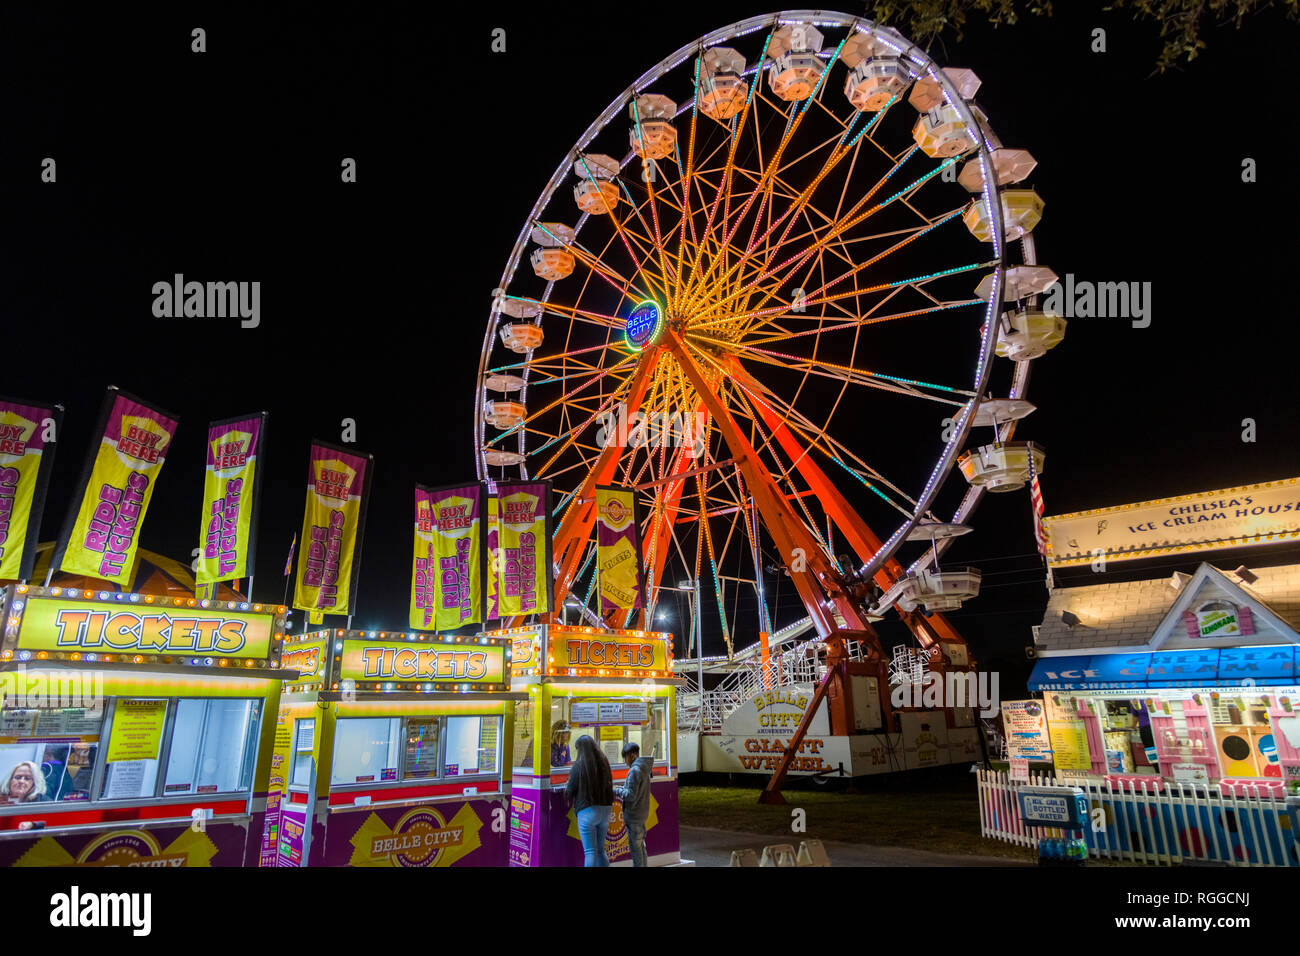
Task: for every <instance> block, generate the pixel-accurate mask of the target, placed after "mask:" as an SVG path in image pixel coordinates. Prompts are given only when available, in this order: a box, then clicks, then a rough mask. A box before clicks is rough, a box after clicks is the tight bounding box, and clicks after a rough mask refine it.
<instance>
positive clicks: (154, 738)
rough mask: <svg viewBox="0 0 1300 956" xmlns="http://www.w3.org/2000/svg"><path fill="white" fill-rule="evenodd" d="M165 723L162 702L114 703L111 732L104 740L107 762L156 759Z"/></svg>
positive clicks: (131, 701) (165, 716)
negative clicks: (105, 742) (106, 740)
mask: <svg viewBox="0 0 1300 956" xmlns="http://www.w3.org/2000/svg"><path fill="white" fill-rule="evenodd" d="M166 722H167V701H165V700H131V699H129V698H128V699H123V700H118V702H117V704H116V705H115V706H114V708H113V730H112V733H111V734H110V735H109V738H108V756H106V757H105V758H104V759H105V760H106V761H107V762H108V763H116V762H118V761H120V760H157V759H158V747H159V746H160V745H161V744H162V733H163V725H164V724H165V723H166Z"/></svg>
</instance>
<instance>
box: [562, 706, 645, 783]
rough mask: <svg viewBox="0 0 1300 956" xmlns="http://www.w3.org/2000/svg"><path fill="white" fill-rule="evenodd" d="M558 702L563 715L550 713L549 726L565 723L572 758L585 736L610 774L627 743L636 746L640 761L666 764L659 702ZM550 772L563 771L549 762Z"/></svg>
mask: <svg viewBox="0 0 1300 956" xmlns="http://www.w3.org/2000/svg"><path fill="white" fill-rule="evenodd" d="M560 701H562V702H563V704H564V708H563V712H562V713H561V714H560V715H559V716H558V717H557V716H556V714H555V712H554V711H553V712H552V726H554V725H555V722H556V721H557V720H560V719H565V720H566V727H567V730H568V732H569V748H570V751H571V754H572V756H573V757H576V756H577V751H576V746H575V745H576V742H577V740H578V738H579V737H582V736H584V735H585V736H588V737H590V738H591V739H592V740H594V741H595V742H596V746H597V747H599V748H600V750H601V752H602V753H604V754H605V757H606V759H607V760H609V764H610V767H611V768H612V769H614V770H617V769H619V768H621V767H622V766H623V756H622V751H623V746H624V745H625V744H628V743H634V744H636V745H637V746H638V747H639V748H640V750H641V756H642V757H650V758H651V759H652V760H654V761H655V762H656V763H660V762H666V761H667V760H668V739H667V734H666V731H665V727H666V726H667V725H666V719H667V716H666V715H667V704H666V703H665V702H664V701H663V700H659V699H655V700H643V699H641V698H623V699H621V700H620V699H617V698H593V699H589V700H585V699H582V698H577V699H570V698H557V699H556V702H557V703H558V702H560ZM551 769H552V770H558V769H563V768H562V767H560V766H558V765H557V764H556V763H555V761H554V760H553V761H552V764H551Z"/></svg>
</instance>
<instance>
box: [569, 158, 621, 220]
mask: <svg viewBox="0 0 1300 956" xmlns="http://www.w3.org/2000/svg"><path fill="white" fill-rule="evenodd" d="M573 172H574V173H575V174H576V175H577V176H578V177H580V178H581V180H582V182H580V183H578V185H576V186H574V187H573V198H574V201H576V202H577V204H578V208H579V209H581V210H582V211H583V212H585V213H587V214H588V215H591V216H603V215H605V214H606V213H609V212H613V210H614V207H615V206H617V205H618V200H619V191H618V186H617V185H616V184H615V183H613V182H610V180H612V179H613V178H614V177H615V176H617V175H618V160H616V159H614V158H613V157H612V156H606V155H604V154H603V153H589V154H588V155H586V156H582V157H580V158H579V159H577V160H576V161H575V162H574V164H573Z"/></svg>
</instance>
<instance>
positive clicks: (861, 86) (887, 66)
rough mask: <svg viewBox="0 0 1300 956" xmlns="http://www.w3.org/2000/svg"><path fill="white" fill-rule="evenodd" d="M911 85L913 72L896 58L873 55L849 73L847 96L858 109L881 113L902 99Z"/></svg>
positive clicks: (846, 82)
mask: <svg viewBox="0 0 1300 956" xmlns="http://www.w3.org/2000/svg"><path fill="white" fill-rule="evenodd" d="M911 82H912V72H911V70H909V69H908V68H907V64H906V63H905V62H904V61H903V60H902V59H901V58H900V57H896V56H873V57H868V58H867V59H865V60H863V61H862V62H861V63H859V64H858V65H857V66H855V67H854V68H853V69H852V70H850V71H849V76H848V79H846V80H845V81H844V95H845V96H846V97H848V100H849V103H850V104H852V106H853V108H854V109H855V110H858V111H860V112H869V113H878V112H880V111H881V110H883V109H884V108H885V107H886V106H888V105H889V103H890V101H891V100H893V99H895V98H896V97H899V96H902V95H903V93H904V91H905V90H906V89H907V88H908V86H909V85H910V84H911Z"/></svg>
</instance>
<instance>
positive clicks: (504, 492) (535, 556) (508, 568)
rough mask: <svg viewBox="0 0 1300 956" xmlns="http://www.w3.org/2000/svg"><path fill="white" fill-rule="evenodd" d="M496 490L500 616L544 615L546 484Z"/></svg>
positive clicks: (547, 600) (547, 595) (547, 585)
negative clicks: (497, 502)
mask: <svg viewBox="0 0 1300 956" xmlns="http://www.w3.org/2000/svg"><path fill="white" fill-rule="evenodd" d="M498 489H499V492H500V505H499V507H500V518H499V524H498V528H497V534H498V544H499V546H500V549H501V558H500V561H501V574H500V580H499V581H498V582H497V595H498V602H499V613H500V616H501V617H515V616H520V615H525V614H545V613H546V612H548V611H550V609H551V606H550V604H551V569H550V567H549V565H550V560H551V553H550V552H551V538H550V510H549V508H550V497H551V496H550V484H549V483H547V482H534V483H529V484H502V485H499V486H498Z"/></svg>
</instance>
